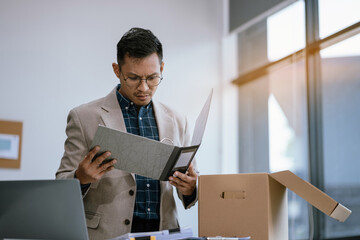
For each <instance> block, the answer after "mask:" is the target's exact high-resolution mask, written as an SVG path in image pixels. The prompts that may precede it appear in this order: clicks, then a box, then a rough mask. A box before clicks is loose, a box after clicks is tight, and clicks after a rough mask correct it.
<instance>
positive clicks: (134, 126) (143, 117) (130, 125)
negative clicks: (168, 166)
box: [116, 84, 160, 219]
mask: <svg viewBox="0 0 360 240" xmlns="http://www.w3.org/2000/svg"><path fill="white" fill-rule="evenodd" d="M119 89H120V84H119V85H118V87H117V91H116V96H117V99H118V101H119V104H120V108H121V111H122V114H123V116H124V121H125V125H126V130H127V132H129V133H132V134H136V135H140V136H143V137H147V138H150V139H153V140H156V141H159V132H158V128H157V125H156V119H155V115H154V112H153V106H152V102H150V103H149V104H148V105H146V106H141V107H140V109H139V111H137V106H136V105H135V104H134V103H133V102H131V101H130V100H129V99H127V98H125V97H124V96H122V95H121V94H120V93H119V91H118V90H119ZM135 179H136V198H135V208H134V216H137V217H140V218H142V219H160V182H159V180H154V179H151V178H147V177H143V176H139V175H135Z"/></svg>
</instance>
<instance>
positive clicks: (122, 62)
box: [56, 28, 197, 239]
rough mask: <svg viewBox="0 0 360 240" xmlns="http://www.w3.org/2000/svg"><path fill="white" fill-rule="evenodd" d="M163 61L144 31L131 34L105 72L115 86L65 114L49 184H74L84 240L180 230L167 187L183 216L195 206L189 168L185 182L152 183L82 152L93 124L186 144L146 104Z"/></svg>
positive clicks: (181, 129)
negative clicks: (60, 154) (59, 149)
mask: <svg viewBox="0 0 360 240" xmlns="http://www.w3.org/2000/svg"><path fill="white" fill-rule="evenodd" d="M162 57H163V55H162V45H161V43H160V41H159V40H158V39H157V37H156V36H154V35H153V33H152V32H151V31H150V30H145V29H141V28H132V29H130V30H129V31H128V32H127V33H125V34H124V36H123V37H122V38H121V40H120V41H119V43H118V45H117V61H118V63H117V64H116V63H113V64H112V66H113V70H114V73H115V75H116V76H117V77H118V78H119V79H120V84H119V85H118V86H117V87H115V88H114V89H113V90H112V91H111V92H110V93H109V94H108V95H107V96H106V97H104V98H101V99H98V100H95V101H92V102H90V103H87V104H84V105H81V106H79V107H76V108H74V109H72V110H71V111H70V113H69V116H68V123H67V127H66V134H67V139H66V141H65V152H64V156H63V158H62V160H61V163H60V167H59V169H58V171H57V173H56V178H58V179H63V178H77V179H79V181H80V184H81V189H82V192H83V200H84V206H85V213H86V220H87V226H88V232H89V237H90V239H107V238H113V237H116V236H119V235H122V234H125V233H128V232H142V231H158V230H163V229H171V228H176V227H179V226H178V221H177V213H176V205H175V201H174V198H173V186H174V187H175V188H176V190H177V193H178V196H179V198H180V199H181V201H182V202H183V205H184V207H185V208H190V207H191V206H193V205H194V204H195V202H196V201H197V190H196V181H197V174H196V172H195V170H194V166H193V164H191V165H190V167H189V170H188V172H187V173H186V174H182V173H180V172H175V173H174V175H175V176H171V177H169V181H158V180H154V179H149V178H146V177H142V176H138V175H135V174H132V173H128V172H125V171H121V170H118V169H114V167H113V165H114V164H115V163H116V160H115V159H114V160H112V161H111V162H108V163H106V164H101V163H102V161H103V160H104V159H105V158H107V157H108V156H110V155H111V153H110V152H105V153H103V154H102V155H101V156H99V157H97V158H96V159H94V157H95V155H96V153H97V152H99V151H100V147H99V146H97V147H95V148H94V149H89V147H90V145H91V142H92V140H93V138H94V136H95V132H96V129H97V126H98V125H99V124H102V125H105V126H107V127H110V128H114V129H118V130H121V131H127V132H130V133H133V134H137V135H141V136H144V137H147V138H151V139H154V140H157V141H160V140H162V139H166V140H167V141H170V142H172V143H173V144H174V145H178V146H182V145H187V144H188V143H189V139H190V136H189V129H188V124H187V122H186V118H185V117H183V116H181V115H179V114H178V113H177V112H175V111H173V110H171V109H170V108H169V107H167V106H166V105H164V104H162V103H159V102H156V101H154V100H153V99H152V97H153V96H154V94H155V92H156V90H157V88H158V85H159V84H160V82H161V80H162V72H163V69H164V62H163V61H162Z"/></svg>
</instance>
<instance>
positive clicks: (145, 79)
mask: <svg viewBox="0 0 360 240" xmlns="http://www.w3.org/2000/svg"><path fill="white" fill-rule="evenodd" d="M121 75H122V77H123V78H124V81H125V83H126V84H127V85H128V86H129V87H132V86H130V85H129V84H128V83H127V81H126V80H128V79H129V78H130V77H127V78H125V75H124V73H123V72H122V71H121ZM136 77H137V78H139V79H138V81H139V82H138V83H137V84H136V85H134V86H133V87H135V86H136V87H138V86H139V85H140V84H141V82H142V81H145V83H146V84H147V85H148V86H149V87H156V86H159V85H160V83H161V81H162V80H163V78H164V77H163V76H162V73H161V74H160V76H158V77H160V81H159V83H158V84H156V85H151V86H150V85H149V84H148V79H149V78H151V77H152V76H149V77H147V78H141V77H140V76H138V75H136Z"/></svg>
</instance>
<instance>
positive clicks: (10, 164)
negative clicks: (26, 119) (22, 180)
mask: <svg viewBox="0 0 360 240" xmlns="http://www.w3.org/2000/svg"><path fill="white" fill-rule="evenodd" d="M22 125H23V124H22V122H15V121H1V120H0V168H20V161H21V140H22Z"/></svg>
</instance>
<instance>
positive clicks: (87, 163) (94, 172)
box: [75, 146, 117, 184]
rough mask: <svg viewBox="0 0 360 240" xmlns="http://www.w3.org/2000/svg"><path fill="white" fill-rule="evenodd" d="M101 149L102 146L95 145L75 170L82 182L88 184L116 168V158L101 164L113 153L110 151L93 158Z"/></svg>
mask: <svg viewBox="0 0 360 240" xmlns="http://www.w3.org/2000/svg"><path fill="white" fill-rule="evenodd" d="M99 151H100V147H99V146H96V147H94V148H93V149H92V150H91V151H90V152H89V153H88V154H87V155H86V156H85V158H84V159H83V160H82V161H81V162H80V164H79V167H78V168H77V169H76V171H75V175H76V178H77V179H79V181H80V183H81V184H88V183H93V182H96V181H98V180H99V179H100V178H101V177H102V176H103V175H104V174H105V173H106V172H108V171H111V170H112V169H114V164H115V163H116V162H117V161H116V159H113V160H111V161H110V162H108V163H105V164H101V163H102V162H103V161H104V160H105V159H106V158H107V157H109V156H110V155H111V153H110V152H104V153H103V154H101V155H100V156H98V157H97V158H96V159H94V161H92V160H93V158H94V157H95V155H96V153H98V152H99Z"/></svg>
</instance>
